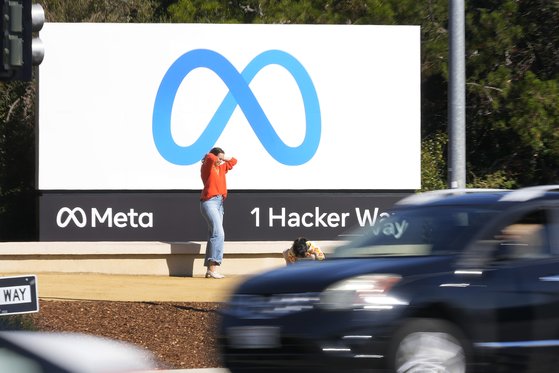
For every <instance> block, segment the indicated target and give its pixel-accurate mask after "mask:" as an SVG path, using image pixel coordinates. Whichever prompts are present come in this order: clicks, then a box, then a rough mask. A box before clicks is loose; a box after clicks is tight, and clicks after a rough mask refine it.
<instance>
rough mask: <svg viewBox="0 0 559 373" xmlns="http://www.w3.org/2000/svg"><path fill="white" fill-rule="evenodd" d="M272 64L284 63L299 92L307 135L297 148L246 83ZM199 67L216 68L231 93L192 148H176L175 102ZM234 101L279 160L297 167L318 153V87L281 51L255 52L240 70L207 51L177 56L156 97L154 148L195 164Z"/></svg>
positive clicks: (180, 162) (181, 162) (211, 143)
mask: <svg viewBox="0 0 559 373" xmlns="http://www.w3.org/2000/svg"><path fill="white" fill-rule="evenodd" d="M271 64H277V65H279V66H282V67H284V68H285V69H286V70H287V71H288V72H289V73H290V74H291V76H293V78H294V79H295V82H296V83H297V86H298V87H299V90H300V92H301V96H302V99H303V105H304V108H305V118H306V133H305V138H304V140H303V142H302V143H301V144H300V145H299V146H296V147H291V146H288V145H286V144H285V143H284V142H283V141H282V140H281V139H280V137H279V136H278V135H277V133H276V132H275V131H274V128H273V127H272V125H271V124H270V121H269V120H268V118H267V117H266V115H265V114H264V111H263V110H262V107H261V106H260V104H259V103H258V101H257V100H256V97H255V96H254V94H253V92H252V91H251V90H250V88H249V86H248V85H249V83H250V82H251V81H252V79H253V78H254V77H255V76H256V74H257V73H258V72H259V71H260V70H261V69H262V68H264V67H266V66H268V65H271ZM200 67H205V68H208V69H210V70H212V71H213V72H215V73H216V74H217V75H218V76H219V77H220V78H221V79H222V80H223V82H224V83H225V84H226V85H227V87H228V88H229V92H228V93H227V95H226V96H225V98H224V100H223V102H222V103H221V105H220V106H219V108H218V109H217V111H216V112H215V114H214V116H213V117H212V119H211V121H210V123H209V124H208V126H207V127H206V129H205V130H204V132H202V134H201V135H200V137H199V138H198V140H196V142H194V143H193V144H192V145H190V146H180V145H178V144H177V143H176V142H175V141H174V139H173V135H172V133H171V112H172V109H173V103H174V101H175V96H176V94H177V91H178V89H179V87H180V85H181V83H182V81H183V79H184V78H185V77H186V76H187V75H188V74H189V73H190V72H191V71H192V70H194V69H197V68H200ZM237 105H239V107H240V108H241V110H242V111H243V113H244V114H245V117H246V118H247V120H248V122H249V123H250V126H251V127H252V129H253V131H254V133H255V134H256V136H257V137H258V139H259V140H260V143H262V145H263V146H264V148H265V149H266V150H267V151H268V153H270V155H271V156H272V157H273V158H274V159H276V160H277V161H278V162H280V163H283V164H285V165H289V166H297V165H301V164H304V163H306V162H308V161H309V160H310V159H311V158H312V157H313V156H314V154H315V153H316V150H317V149H318V144H319V142H320V132H321V119H320V106H319V103H318V96H317V94H316V90H315V88H314V85H313V83H312V80H311V78H310V76H309V74H308V73H307V71H306V70H305V68H304V67H303V65H301V63H299V61H297V60H296V59H295V58H294V57H293V56H291V55H290V54H288V53H286V52H283V51H279V50H269V51H266V52H263V53H261V54H259V55H258V56H256V57H255V58H254V59H253V60H252V61H251V62H250V63H249V64H248V65H247V67H246V68H245V69H244V70H243V72H242V73H240V74H239V72H238V71H237V70H236V69H235V67H234V66H233V65H232V64H231V63H230V62H229V61H228V60H227V59H225V57H223V56H222V55H221V54H219V53H217V52H214V51H211V50H207V49H196V50H193V51H190V52H187V53H185V54H183V55H182V56H181V57H179V58H178V59H177V60H176V61H175V62H174V63H173V64H172V65H171V67H170V68H169V70H167V73H166V74H165V76H164V77H163V80H162V81H161V84H160V86H159V90H158V91H157V96H156V97H155V104H154V108H153V139H154V142H155V146H156V147H157V150H158V151H159V153H160V154H161V156H163V158H165V159H166V160H167V161H169V162H171V163H173V164H177V165H189V164H194V163H196V162H199V161H200V159H201V158H202V157H203V156H204V154H206V153H207V152H208V149H211V148H212V147H213V146H214V144H215V142H216V141H217V139H218V138H219V136H220V135H221V133H222V132H223V130H224V129H225V126H226V125H227V122H228V120H229V118H230V117H231V115H232V114H233V111H234V110H235V108H236V106H237Z"/></svg>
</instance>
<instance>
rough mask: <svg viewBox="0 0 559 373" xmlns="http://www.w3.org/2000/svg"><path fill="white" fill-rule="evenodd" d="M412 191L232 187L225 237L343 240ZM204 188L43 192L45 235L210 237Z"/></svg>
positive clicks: (41, 232) (55, 237)
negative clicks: (202, 195)
mask: <svg viewBox="0 0 559 373" xmlns="http://www.w3.org/2000/svg"><path fill="white" fill-rule="evenodd" d="M410 193H412V192H411V191H367V192H347V191H333V192H315V191H313V192H308V191H290V192H279V191H262V192H259V191H230V192H229V197H228V198H227V200H226V201H225V216H224V227H225V234H226V240H227V241H291V240H293V239H295V238H296V237H299V236H306V237H309V238H312V239H314V240H339V239H346V238H347V234H348V232H351V231H353V230H354V229H355V228H357V227H359V226H365V225H371V224H373V223H374V222H375V221H378V220H379V219H381V218H382V214H383V213H385V212H386V211H387V210H388V209H389V208H390V207H391V206H392V205H393V204H394V203H395V202H396V201H398V200H399V199H401V198H403V197H405V196H407V195H409V194H410ZM199 195H200V192H199V191H186V192H178V191H163V192H162V191H157V192H136V191H103V192H75V191H57V192H42V193H41V195H40V197H39V239H40V240H41V241H160V242H188V241H205V240H206V239H207V226H206V223H205V221H204V219H203V218H202V215H201V214H200V201H199Z"/></svg>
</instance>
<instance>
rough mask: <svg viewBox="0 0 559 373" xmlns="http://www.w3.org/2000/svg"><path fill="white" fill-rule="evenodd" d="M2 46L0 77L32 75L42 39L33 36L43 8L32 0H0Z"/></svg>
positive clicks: (40, 24) (40, 23)
mask: <svg viewBox="0 0 559 373" xmlns="http://www.w3.org/2000/svg"><path fill="white" fill-rule="evenodd" d="M0 5H1V10H2V17H1V20H0V21H1V31H2V35H1V38H0V39H1V43H2V45H1V47H2V61H0V62H1V63H0V80H3V81H12V80H25V81H29V80H31V79H32V77H33V66H35V65H39V64H40V63H41V62H42V61H43V57H44V55H45V51H44V48H43V44H42V42H41V40H40V39H39V38H38V37H37V38H35V37H34V33H37V32H38V31H39V30H41V28H42V27H43V24H44V23H45V12H44V10H43V7H42V6H41V5H40V4H32V2H31V0H0Z"/></svg>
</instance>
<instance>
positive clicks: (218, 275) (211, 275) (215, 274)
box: [206, 270, 225, 278]
mask: <svg viewBox="0 0 559 373" xmlns="http://www.w3.org/2000/svg"><path fill="white" fill-rule="evenodd" d="M224 277H225V276H224V275H222V274H221V273H218V272H212V271H210V270H208V271H206V278H224Z"/></svg>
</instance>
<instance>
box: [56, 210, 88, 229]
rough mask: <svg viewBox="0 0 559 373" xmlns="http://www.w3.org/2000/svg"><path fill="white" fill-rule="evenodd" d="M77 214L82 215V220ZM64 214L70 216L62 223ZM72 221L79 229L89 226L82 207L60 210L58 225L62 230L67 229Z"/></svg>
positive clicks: (57, 217)
mask: <svg viewBox="0 0 559 373" xmlns="http://www.w3.org/2000/svg"><path fill="white" fill-rule="evenodd" d="M77 213H79V214H80V216H81V219H79V218H78V216H77ZM63 214H68V216H67V217H66V219H65V220H64V221H62V215H63ZM70 220H71V221H73V222H74V224H76V226H77V227H79V228H83V227H85V225H86V224H87V218H86V216H85V211H83V209H82V208H80V207H76V208H73V209H70V208H68V207H63V208H61V209H60V210H58V214H56V224H58V226H59V227H60V228H66V227H67V226H68V224H70Z"/></svg>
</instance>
